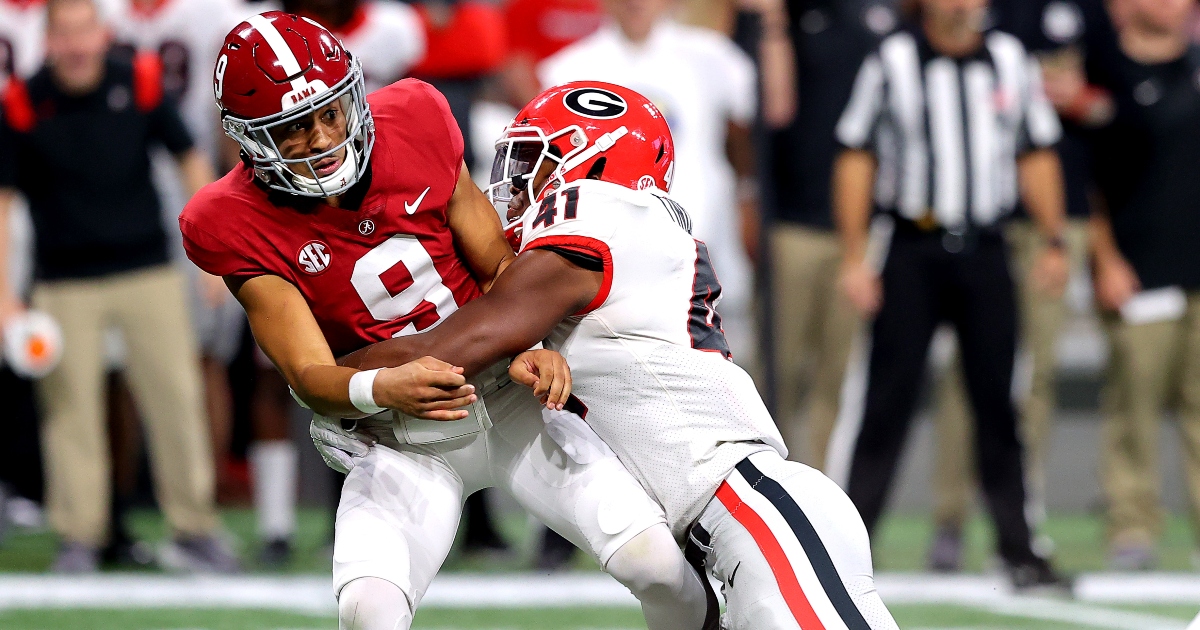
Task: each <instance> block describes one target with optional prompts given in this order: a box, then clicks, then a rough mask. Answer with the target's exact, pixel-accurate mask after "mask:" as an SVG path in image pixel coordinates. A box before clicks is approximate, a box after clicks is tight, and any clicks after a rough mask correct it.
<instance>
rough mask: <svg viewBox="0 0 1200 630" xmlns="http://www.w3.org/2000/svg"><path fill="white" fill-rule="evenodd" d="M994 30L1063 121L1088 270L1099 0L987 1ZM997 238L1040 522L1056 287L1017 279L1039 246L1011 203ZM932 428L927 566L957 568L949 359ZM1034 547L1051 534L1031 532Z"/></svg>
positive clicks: (1108, 105)
mask: <svg viewBox="0 0 1200 630" xmlns="http://www.w3.org/2000/svg"><path fill="white" fill-rule="evenodd" d="M992 13H993V16H994V19H995V22H996V26H997V28H999V29H1001V30H1004V31H1006V32H1009V33H1012V34H1014V35H1016V36H1017V37H1018V38H1020V39H1021V41H1022V43H1024V44H1025V46H1026V48H1027V49H1028V50H1029V51H1030V52H1031V53H1033V54H1034V56H1035V57H1037V59H1038V60H1039V61H1040V63H1041V68H1042V74H1043V77H1044V84H1045V88H1046V94H1047V96H1048V97H1049V99H1050V102H1051V103H1052V104H1053V105H1054V108H1055V110H1056V111H1057V112H1058V115H1059V118H1060V119H1061V120H1062V123H1063V137H1062V140H1060V141H1059V143H1058V144H1057V145H1056V147H1055V148H1056V150H1057V151H1058V154H1059V158H1060V160H1061V161H1062V164H1063V182H1064V184H1065V185H1066V195H1067V206H1066V207H1067V225H1066V228H1065V229H1064V231H1063V241H1064V244H1065V245H1066V252H1067V256H1068V258H1069V259H1070V263H1071V269H1072V272H1074V273H1079V274H1085V273H1087V271H1086V268H1087V233H1086V232H1087V216H1088V214H1089V200H1088V195H1089V191H1090V190H1091V189H1092V174H1091V162H1090V160H1089V158H1088V148H1087V141H1086V138H1085V134H1086V131H1087V130H1088V129H1090V128H1095V127H1096V126H1098V125H1102V124H1105V123H1107V122H1108V120H1109V119H1110V118H1111V116H1112V97H1111V95H1110V94H1109V93H1108V91H1107V90H1106V89H1104V88H1102V87H1100V86H1099V85H1098V84H1099V83H1103V82H1104V81H1105V79H1104V73H1105V69H1106V68H1107V67H1108V65H1109V64H1110V62H1111V58H1112V53H1113V51H1114V47H1115V46H1116V41H1115V40H1116V36H1115V34H1114V33H1113V30H1112V26H1111V24H1110V23H1109V19H1108V14H1107V13H1106V11H1105V9H1104V5H1103V4H1102V2H1101V0H996V1H994V2H993V3H992ZM1005 236H1006V237H1007V238H1008V242H1009V245H1010V248H1011V251H1012V256H1013V260H1012V262H1011V265H1012V268H1013V270H1014V271H1015V272H1016V274H1015V278H1014V279H1015V280H1016V284H1017V297H1018V299H1017V303H1018V306H1019V309H1020V326H1019V329H1020V331H1021V338H1022V347H1023V352H1024V353H1026V354H1025V356H1026V357H1027V358H1028V366H1029V367H1028V369H1022V370H1018V374H1019V375H1020V376H1019V379H1021V380H1019V381H1018V386H1017V391H1018V392H1020V394H1019V399H1020V402H1019V404H1020V407H1021V427H1020V428H1021V438H1022V442H1023V443H1024V445H1025V479H1026V483H1027V484H1028V490H1029V501H1028V504H1029V508H1028V510H1027V513H1028V514H1029V515H1030V517H1031V519H1032V521H1033V525H1034V527H1035V529H1036V527H1037V526H1038V525H1040V524H1041V523H1042V521H1044V520H1045V511H1046V510H1045V495H1046V473H1045V470H1046V458H1047V456H1048V454H1049V445H1050V435H1051V429H1052V426H1051V422H1052V420H1053V418H1054V412H1055V408H1056V396H1055V376H1056V373H1057V367H1058V352H1057V350H1058V335H1059V331H1060V329H1061V328H1062V326H1063V324H1064V323H1065V321H1066V319H1067V315H1068V311H1069V309H1068V306H1067V303H1066V300H1065V299H1064V297H1063V296H1062V295H1048V294H1046V293H1045V292H1043V291H1038V290H1037V289H1036V288H1035V287H1033V286H1032V285H1030V283H1028V282H1026V280H1027V279H1028V277H1029V274H1030V272H1031V271H1032V269H1033V265H1034V264H1035V263H1036V261H1037V258H1038V256H1039V255H1040V254H1041V252H1042V250H1043V249H1044V247H1045V244H1044V243H1043V242H1042V237H1041V234H1040V233H1039V232H1038V230H1037V226H1036V225H1035V224H1034V222H1033V221H1031V220H1030V218H1029V216H1028V215H1026V214H1025V213H1024V212H1022V211H1020V208H1018V214H1017V216H1015V217H1014V218H1013V219H1012V220H1011V221H1010V222H1009V224H1008V225H1007V226H1005ZM937 391H938V395H937V413H936V415H935V416H934V418H935V427H936V431H937V443H938V448H937V450H936V453H937V461H936V462H935V465H934V477H933V488H934V520H935V523H936V534H935V537H934V541H933V544H932V545H931V546H930V549H929V561H928V564H929V567H930V568H931V569H934V570H936V571H957V570H959V569H960V568H961V566H962V528H963V524H964V522H965V520H966V517H967V515H968V513H969V510H970V506H971V503H972V501H971V499H972V497H973V496H974V492H975V483H973V482H974V477H973V475H971V469H972V468H973V457H972V449H971V447H970V445H971V442H972V438H971V432H970V421H969V418H968V411H967V402H966V398H965V390H964V387H963V383H962V368H961V365H960V363H959V362H958V361H954V362H953V363H952V365H951V366H950V367H949V369H948V370H947V373H946V375H945V377H944V378H943V379H941V382H940V383H939V385H938V390H937ZM1039 541H1040V546H1041V552H1042V553H1045V554H1048V553H1049V552H1050V551H1051V550H1052V548H1053V544H1052V542H1051V541H1050V540H1049V539H1048V538H1046V537H1040V538H1039Z"/></svg>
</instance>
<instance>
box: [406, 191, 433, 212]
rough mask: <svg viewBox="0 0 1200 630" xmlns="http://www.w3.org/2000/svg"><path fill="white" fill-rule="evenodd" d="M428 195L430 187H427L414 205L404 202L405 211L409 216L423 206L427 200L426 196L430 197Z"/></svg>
mask: <svg viewBox="0 0 1200 630" xmlns="http://www.w3.org/2000/svg"><path fill="white" fill-rule="evenodd" d="M428 194H429V186H426V187H425V192H423V193H421V196H420V197H417V200H416V201H414V202H412V203H408V202H407V201H405V202H404V211H405V212H407V213H409V214H412V213H414V212H416V211H417V207H418V206H420V205H421V202H422V201H424V200H425V195H428Z"/></svg>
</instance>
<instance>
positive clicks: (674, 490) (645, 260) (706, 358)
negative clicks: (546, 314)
mask: <svg viewBox="0 0 1200 630" xmlns="http://www.w3.org/2000/svg"><path fill="white" fill-rule="evenodd" d="M689 224H690V219H689V218H688V216H687V213H686V212H685V211H684V210H683V209H682V208H681V207H680V206H678V205H677V204H675V203H674V202H673V201H671V200H670V199H668V198H666V197H664V196H658V194H654V193H651V192H649V191H633V190H630V189H628V188H624V187H621V186H617V185H615V184H611V183H608V182H600V181H594V180H583V181H575V182H571V183H569V184H567V185H566V186H563V187H562V188H560V189H559V190H557V191H555V192H554V193H552V194H550V195H548V196H547V197H546V198H545V199H544V200H543V201H542V202H541V203H540V204H537V205H535V206H533V207H532V208H530V209H529V211H527V212H526V214H525V216H524V217H523V218H522V227H523V235H522V236H523V241H522V246H521V251H523V252H524V251H528V250H530V249H536V248H545V247H550V248H556V249H560V250H561V249H566V250H572V251H574V252H577V253H581V254H584V255H587V256H590V257H594V258H598V259H600V260H601V261H602V262H603V265H604V281H603V286H602V288H601V289H600V292H599V294H597V296H596V298H595V299H594V300H593V301H592V303H591V304H589V305H588V306H587V307H586V308H585V309H584V310H583V311H582V312H580V313H578V314H577V315H576V316H575V317H572V318H570V319H568V320H566V321H564V322H563V323H562V324H560V325H559V326H558V328H556V329H555V331H554V332H553V334H552V335H551V337H550V339H549V340H548V342H549V347H551V348H553V349H555V350H557V351H558V352H560V353H561V354H562V355H563V356H564V357H565V358H566V359H567V362H568V363H569V364H570V365H571V371H572V379H573V383H574V388H573V392H574V394H575V396H577V397H578V398H579V399H580V400H581V401H582V402H583V404H584V406H585V407H586V409H581V410H580V412H581V413H580V415H583V416H584V419H585V420H587V422H588V424H590V425H591V426H592V428H593V429H594V430H595V431H596V433H597V434H598V435H599V436H600V437H601V438H602V439H603V440H604V441H605V442H607V443H608V445H609V446H610V447H612V449H613V450H614V451H615V452H616V453H617V456H618V457H620V459H621V461H622V462H623V463H624V464H625V467H626V468H628V469H629V471H630V472H631V473H633V476H634V477H635V478H637V480H638V481H639V482H641V484H642V486H643V487H644V488H645V489H646V490H647V491H648V492H649V493H650V495H651V497H652V498H654V499H656V500H657V501H658V502H659V503H660V505H662V506H663V509H664V510H665V511H666V514H667V524H668V525H670V526H671V529H672V532H673V533H674V534H675V536H676V537H677V538H682V536H683V535H684V534H685V532H686V528H687V527H688V526H689V525H690V524H691V522H692V521H693V520H694V519H695V518H696V517H697V516H698V515H699V514H700V512H701V510H703V508H704V506H705V505H706V504H707V503H708V502H709V501H710V500H711V499H712V497H713V493H714V492H715V491H716V489H717V486H719V485H720V484H721V482H722V481H723V480H724V479H725V478H726V477H727V476H728V475H729V473H730V471H732V470H733V468H734V466H736V465H737V463H738V462H739V461H741V460H742V459H743V458H745V457H747V456H748V455H750V454H751V453H755V452H758V451H763V450H767V449H775V450H776V451H778V452H779V453H780V454H781V455H786V453H787V450H786V448H785V447H784V445H783V439H782V438H781V437H780V435H779V431H778V430H777V429H776V428H775V423H774V422H773V421H772V419H771V416H770V414H769V413H768V412H767V409H766V407H765V406H764V405H763V402H762V399H761V398H759V396H758V392H757V391H756V390H755V389H754V383H753V382H752V381H751V380H750V376H749V375H748V374H746V372H745V371H744V370H742V369H741V368H739V367H738V366H737V365H735V364H734V363H732V362H731V361H729V360H728V356H729V352H728V348H727V347H726V345H725V339H724V335H723V334H722V332H721V328H720V323H721V322H720V317H719V316H718V315H717V313H716V311H715V310H714V307H715V306H716V303H717V301H718V300H719V298H720V295H721V286H720V284H719V283H718V282H717V277H716V274H715V273H714V271H713V268H712V265H711V264H710V263H709V259H708V250H707V248H706V247H705V245H704V243H702V242H700V241H697V240H695V239H693V238H692V236H691V234H690V233H689Z"/></svg>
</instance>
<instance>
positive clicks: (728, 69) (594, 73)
mask: <svg viewBox="0 0 1200 630" xmlns="http://www.w3.org/2000/svg"><path fill="white" fill-rule="evenodd" d="M538 78H539V80H540V81H541V83H542V85H543V86H544V87H549V86H553V85H559V84H562V83H567V82H569V81H579V80H588V79H591V80H598V81H606V82H609V83H616V84H618V85H623V86H625V87H628V88H631V89H633V90H636V91H638V92H640V93H641V94H642V95H644V96H646V97H647V98H649V99H650V100H651V101H653V102H654V104H655V105H657V106H658V108H659V109H660V110H661V111H662V112H663V114H664V115H665V116H666V118H667V123H668V124H669V125H670V126H671V135H672V137H673V138H674V140H675V174H674V179H673V181H672V184H671V198H673V199H675V200H676V201H678V202H679V204H680V205H682V206H683V207H684V209H686V210H687V211H688V213H689V214H690V215H691V217H692V222H693V230H692V234H693V235H694V236H695V237H696V238H697V239H700V240H702V241H704V242H705V243H707V244H708V246H709V249H710V251H711V252H712V256H713V260H714V263H713V264H714V265H715V266H716V268H717V273H718V275H719V276H720V278H721V283H722V285H723V286H724V287H725V289H726V293H725V298H724V301H723V302H722V307H721V308H720V310H721V311H722V312H723V313H724V312H725V311H726V309H730V310H732V309H735V308H736V309H741V308H744V305H745V304H747V303H748V301H749V298H750V294H751V290H752V287H751V280H750V277H751V270H750V264H749V261H748V259H747V258H746V254H745V251H744V250H743V248H742V246H741V240H740V238H739V234H740V230H739V222H738V217H737V205H736V200H735V195H734V185H735V178H734V172H733V168H732V166H730V164H729V161H728V159H727V158H726V153H725V138H726V132H727V130H728V124H729V122H731V121H732V122H734V123H737V124H739V125H744V126H750V124H751V123H752V121H753V120H754V116H755V113H756V108H757V100H756V99H757V96H756V87H755V81H756V77H755V72H754V64H753V62H752V61H751V60H750V58H749V57H748V56H747V55H746V54H745V53H744V52H742V50H741V49H739V48H738V47H737V46H736V45H734V43H733V42H731V41H730V40H729V38H727V37H725V36H724V35H721V34H720V33H717V32H716V31H712V30H709V29H703V28H696V27H691V26H684V25H682V24H678V23H676V22H674V21H670V20H663V21H661V22H659V23H658V24H657V25H656V26H655V27H654V29H653V30H652V31H651V33H650V36H649V37H648V38H647V39H646V41H645V42H643V43H641V44H637V43H634V42H631V41H629V40H628V39H627V38H626V37H625V36H624V34H623V33H622V32H621V30H620V29H619V28H618V27H617V25H616V24H615V23H613V22H611V21H610V22H608V23H606V24H605V25H603V26H602V27H601V28H600V29H599V30H597V31H596V32H595V33H593V34H592V35H589V36H588V37H585V38H583V39H581V40H579V41H578V42H575V43H574V44H572V45H570V46H568V47H566V48H564V49H563V50H561V51H559V52H558V53H556V54H554V55H553V56H551V57H549V58H547V59H546V60H545V61H543V62H542V63H541V64H540V65H539V66H538Z"/></svg>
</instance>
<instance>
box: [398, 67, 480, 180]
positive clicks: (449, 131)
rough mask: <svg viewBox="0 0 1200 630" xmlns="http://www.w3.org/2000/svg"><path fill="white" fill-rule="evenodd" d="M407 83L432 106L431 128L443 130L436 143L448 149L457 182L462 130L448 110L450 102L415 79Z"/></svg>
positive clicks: (430, 86) (426, 84)
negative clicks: (442, 144)
mask: <svg viewBox="0 0 1200 630" xmlns="http://www.w3.org/2000/svg"><path fill="white" fill-rule="evenodd" d="M409 81H411V82H412V83H413V84H415V85H416V87H417V89H418V90H420V91H421V92H422V95H423V97H424V98H427V99H429V101H430V102H431V104H432V107H431V108H430V109H431V110H432V111H433V112H434V114H433V118H434V120H433V121H431V127H436V128H438V129H439V130H440V129H444V130H445V135H444V136H443V137H439V138H438V141H439V143H446V144H445V146H448V147H449V148H450V152H451V154H452V155H451V159H452V161H453V162H454V165H453V167H454V181H455V182H457V181H458V177H459V175H460V174H461V173H462V165H463V156H464V151H465V144H464V142H463V134H462V129H460V128H459V127H458V121H457V120H455V118H454V112H452V111H451V110H450V102H449V101H447V100H446V97H445V96H444V95H443V94H442V93H441V92H439V91H438V90H437V88H435V87H433V86H432V85H429V84H428V83H425V82H424V81H418V80H416V79H408V80H406V81H405V82H409ZM443 138H444V139H443Z"/></svg>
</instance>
